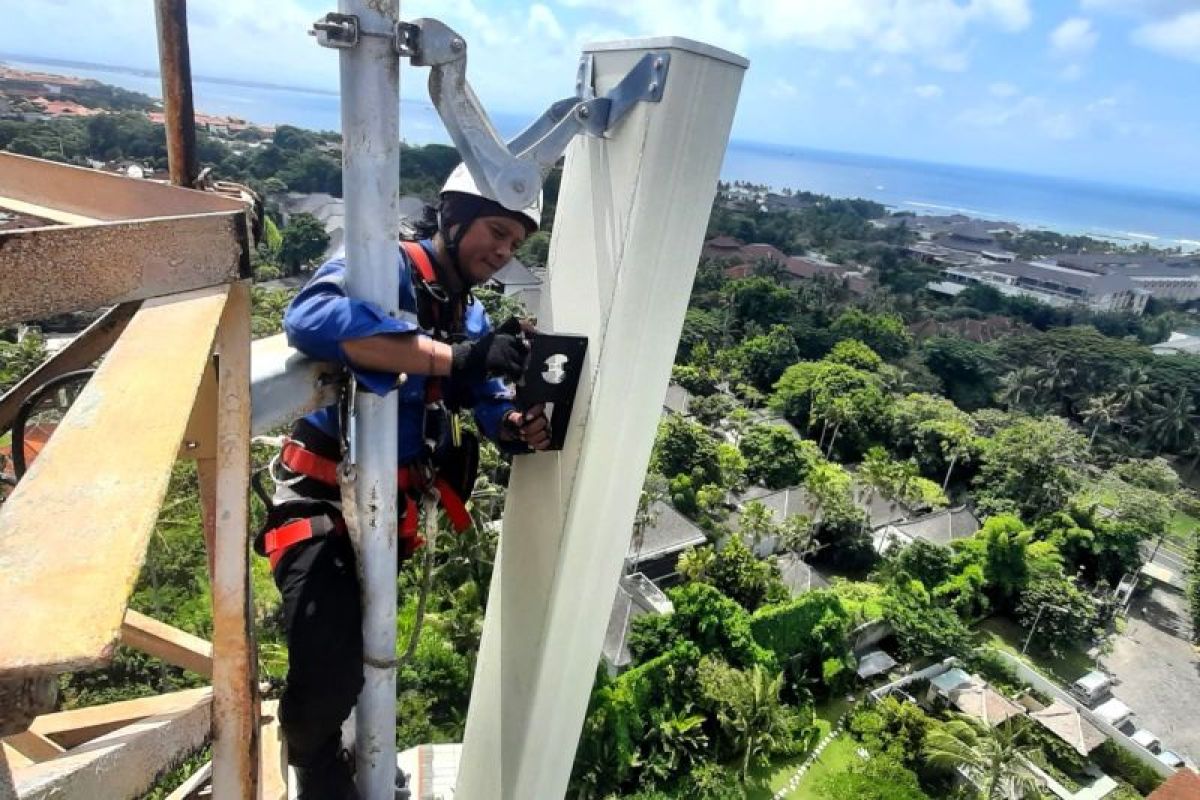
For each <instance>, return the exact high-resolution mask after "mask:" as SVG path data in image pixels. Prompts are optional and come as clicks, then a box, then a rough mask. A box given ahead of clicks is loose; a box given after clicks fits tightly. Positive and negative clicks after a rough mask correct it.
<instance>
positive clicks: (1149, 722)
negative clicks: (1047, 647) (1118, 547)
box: [1101, 586, 1200, 763]
mask: <svg viewBox="0 0 1200 800" xmlns="http://www.w3.org/2000/svg"><path fill="white" fill-rule="evenodd" d="M1101 665H1102V668H1103V669H1104V671H1105V672H1108V673H1109V674H1110V675H1112V676H1113V677H1114V678H1116V680H1117V685H1116V687H1115V688H1114V689H1113V694H1114V695H1115V696H1116V697H1119V698H1120V699H1121V700H1122V701H1123V702H1124V703H1125V704H1126V705H1128V706H1129V707H1130V708H1132V709H1133V712H1134V720H1135V722H1136V724H1137V726H1138V727H1140V728H1148V729H1149V730H1150V731H1152V732H1154V733H1155V734H1157V735H1158V737H1159V738H1160V739H1161V740H1162V743H1163V747H1164V748H1169V749H1171V750H1174V751H1175V752H1177V753H1179V754H1181V755H1183V756H1184V757H1185V758H1189V759H1190V760H1191V761H1192V762H1194V763H1200V724H1197V722H1196V721H1197V720H1200V655H1198V654H1197V651H1196V650H1195V649H1194V648H1193V647H1192V645H1191V624H1190V621H1189V618H1188V614H1187V601H1186V599H1185V598H1184V596H1183V593H1182V592H1180V591H1176V590H1174V589H1171V588H1168V587H1162V586H1159V587H1155V588H1154V589H1153V590H1151V591H1150V592H1148V593H1145V594H1139V595H1138V596H1137V597H1136V598H1135V599H1134V601H1133V605H1132V606H1131V607H1130V614H1129V618H1128V626H1127V628H1126V631H1125V635H1123V636H1120V637H1118V638H1117V639H1116V642H1115V644H1114V647H1113V651H1112V653H1111V654H1109V655H1107V656H1103V657H1102V658H1101Z"/></svg>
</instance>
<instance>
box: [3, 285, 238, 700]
mask: <svg viewBox="0 0 1200 800" xmlns="http://www.w3.org/2000/svg"><path fill="white" fill-rule="evenodd" d="M229 293H230V287H229V286H227V285H226V286H220V287H216V288H212V289H205V290H200V291H196V292H189V293H187V294H184V295H178V296H174V297H170V298H163V299H156V300H152V301H149V302H147V303H146V304H145V305H144V306H143V307H142V309H141V310H140V311H139V312H138V313H137V315H136V316H135V317H134V318H133V320H131V321H130V323H129V325H128V327H127V328H126V330H125V333H124V334H123V335H122V336H121V338H120V340H119V341H118V342H117V343H116V345H115V346H114V347H113V349H112V351H111V352H110V353H109V355H108V358H106V359H105V361H104V363H103V364H102V365H101V366H100V369H99V370H97V372H96V375H95V376H94V377H93V378H92V380H91V381H90V382H89V383H88V385H87V387H86V388H85V389H84V390H83V393H82V394H81V395H80V396H79V399H78V400H76V401H75V404H74V405H73V406H71V409H70V410H69V411H68V412H67V415H66V416H65V417H64V418H63V421H62V422H61V423H60V424H59V426H58V428H57V429H56V431H55V433H54V436H53V437H52V438H51V439H50V441H49V443H48V444H47V445H46V448H45V449H44V450H43V451H42V452H41V454H40V455H39V456H38V459H37V461H35V462H34V464H33V466H32V467H31V468H30V470H29V472H28V473H27V474H26V476H25V479H24V480H22V481H21V483H20V484H19V485H18V486H17V487H16V489H15V490H14V491H13V493H12V494H11V495H10V496H9V498H8V500H7V501H5V503H4V505H3V506H0V531H3V535H0V570H2V571H3V573H4V581H2V582H0V608H7V609H10V613H7V614H4V615H0V642H3V643H4V646H3V648H0V679H6V678H16V677H26V676H33V675H47V674H52V673H55V672H65V671H69V670H75V669H83V668H87V667H91V666H97V665H100V664H103V663H104V662H106V661H107V660H108V659H109V658H111V656H112V653H113V649H114V647H115V645H116V642H117V638H118V632H119V630H120V626H121V621H122V619H123V618H124V616H125V606H126V603H127V601H128V598H129V593H130V592H131V591H132V590H133V586H134V583H135V582H136V580H137V576H138V572H139V570H140V569H141V566H142V562H143V561H144V559H145V554H146V546H147V544H148V542H149V539H150V534H151V533H152V532H153V530H154V525H155V523H156V521H157V519H158V512H159V507H160V505H161V503H162V499H163V497H164V495H165V494H166V490H167V482H168V480H169V478H170V474H171V466H172V465H173V464H174V462H175V457H176V454H177V453H178V450H179V443H180V440H181V439H182V438H183V433H184V430H185V429H186V427H187V422H188V418H189V416H190V414H191V410H192V405H193V401H194V399H195V396H196V392H197V391H198V389H199V386H200V382H201V379H202V377H203V375H204V370H205V368H206V367H207V365H208V362H209V354H210V352H211V349H212V345H213V341H214V337H215V335H216V330H217V325H218V322H219V320H220V319H221V314H222V312H223V311H224V309H225V305H226V299H227V298H228V296H229ZM244 502H245V498H244V495H243V503H244ZM242 536H243V537H244V536H245V528H244V526H243V528H242Z"/></svg>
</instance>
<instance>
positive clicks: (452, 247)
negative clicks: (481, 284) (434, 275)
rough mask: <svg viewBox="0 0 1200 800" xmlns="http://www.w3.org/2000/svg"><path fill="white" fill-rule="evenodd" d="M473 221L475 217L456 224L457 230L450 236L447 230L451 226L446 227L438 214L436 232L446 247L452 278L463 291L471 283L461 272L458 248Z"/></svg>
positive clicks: (462, 271)
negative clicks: (439, 234)
mask: <svg viewBox="0 0 1200 800" xmlns="http://www.w3.org/2000/svg"><path fill="white" fill-rule="evenodd" d="M474 221H475V217H471V218H469V219H466V220H463V221H462V222H456V223H455V225H457V230H455V231H454V235H453V236H451V235H450V230H449V229H450V227H451V226H448V225H446V224H445V222H446V221H445V217H443V216H442V215H441V214H440V213H439V214H438V232H439V233H441V235H442V241H443V242H444V243H445V245H446V255H448V256H450V268H451V269H453V270H454V277H455V278H457V279H458V282H459V283H460V284H461V285H462V287H463V288H464V289H466V288H468V287H469V286H470V285H471V281H470V280H468V278H467V275H466V272H465V270H463V265H462V262H461V261H460V260H459V257H458V246H459V245H460V244H462V240H463V239H464V238H465V237H466V235H467V229H468V228H470V227H471V224H472V223H473V222H474Z"/></svg>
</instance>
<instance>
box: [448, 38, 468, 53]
mask: <svg viewBox="0 0 1200 800" xmlns="http://www.w3.org/2000/svg"><path fill="white" fill-rule="evenodd" d="M466 46H467V43H466V42H464V41H463V40H462V39H460V38H458V37H457V36H456V37H454V38H453V39H451V40H450V49H451V50H453V51H454V52H456V53H461V52H462V51H463V48H465V47H466Z"/></svg>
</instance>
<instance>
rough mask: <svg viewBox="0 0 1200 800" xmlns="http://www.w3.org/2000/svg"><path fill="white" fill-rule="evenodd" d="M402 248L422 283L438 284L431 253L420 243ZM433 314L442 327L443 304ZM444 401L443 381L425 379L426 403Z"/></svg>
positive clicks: (439, 379) (434, 306) (403, 244)
mask: <svg viewBox="0 0 1200 800" xmlns="http://www.w3.org/2000/svg"><path fill="white" fill-rule="evenodd" d="M400 247H402V248H403V249H404V252H405V254H406V255H407V256H408V260H409V261H411V262H412V264H413V266H414V267H415V268H416V270H417V275H418V276H419V277H420V279H421V282H422V283H424V284H426V285H432V284H436V283H437V277H436V276H435V275H434V272H433V261H432V260H430V258H429V253H427V252H425V248H424V247H422V246H421V243H420V242H413V241H403V242H400ZM430 311H431V313H432V314H433V322H434V325H436V326H440V325H441V324H442V321H441V303H438V302H436V301H435V302H434V303H433V305H432V307H431V309H430ZM441 399H442V380H441V378H437V377H434V376H433V375H428V376H426V378H425V402H426V403H436V402H438V401H439V400H441Z"/></svg>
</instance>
